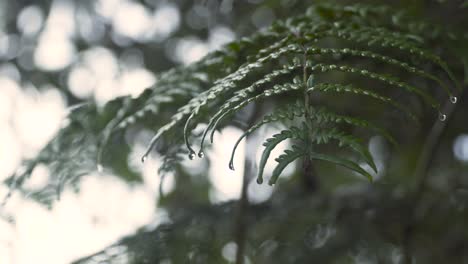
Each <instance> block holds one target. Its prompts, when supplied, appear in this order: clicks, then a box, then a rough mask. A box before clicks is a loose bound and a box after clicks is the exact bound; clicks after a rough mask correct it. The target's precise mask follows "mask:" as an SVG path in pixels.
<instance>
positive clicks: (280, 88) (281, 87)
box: [200, 83, 302, 152]
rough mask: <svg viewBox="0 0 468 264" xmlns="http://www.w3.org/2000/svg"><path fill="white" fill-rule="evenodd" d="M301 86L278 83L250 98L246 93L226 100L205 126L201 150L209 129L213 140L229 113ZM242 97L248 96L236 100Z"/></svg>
mask: <svg viewBox="0 0 468 264" xmlns="http://www.w3.org/2000/svg"><path fill="white" fill-rule="evenodd" d="M301 87H302V84H297V83H296V84H291V83H286V84H276V85H274V86H273V88H271V89H266V90H264V91H263V92H262V93H261V94H259V95H256V96H253V97H250V98H248V97H247V96H244V95H239V96H238V97H235V99H234V100H233V101H230V102H226V103H225V104H224V105H223V106H221V108H220V110H219V111H218V112H217V113H216V114H215V115H214V116H213V117H212V118H211V120H210V122H209V123H208V126H207V127H206V128H205V131H204V133H203V136H202V140H201V146H200V151H201V152H202V151H203V143H204V140H205V137H206V135H207V133H208V130H209V129H212V133H211V136H210V140H211V142H213V136H214V132H215V131H216V128H217V126H218V124H219V122H220V121H221V120H222V119H223V118H224V117H226V116H227V115H229V114H231V113H233V112H236V111H238V110H239V109H241V108H243V107H244V106H246V105H248V104H250V103H252V102H255V101H258V100H260V99H263V98H266V97H269V96H274V95H279V94H282V93H286V92H290V91H295V90H299V89H300V88H301ZM242 98H247V99H245V100H244V101H242V102H236V101H237V100H242Z"/></svg>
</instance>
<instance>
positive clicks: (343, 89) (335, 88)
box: [307, 83, 417, 121]
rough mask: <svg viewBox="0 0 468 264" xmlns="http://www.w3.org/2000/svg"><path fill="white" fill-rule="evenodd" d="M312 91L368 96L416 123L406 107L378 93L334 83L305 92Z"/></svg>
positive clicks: (315, 86)
mask: <svg viewBox="0 0 468 264" xmlns="http://www.w3.org/2000/svg"><path fill="white" fill-rule="evenodd" d="M313 91H318V92H334V93H337V94H341V93H354V94H358V95H365V96H369V97H371V98H373V99H376V100H379V101H381V102H383V103H386V104H389V105H392V106H393V107H395V108H397V109H399V110H401V111H402V112H404V113H405V114H407V115H408V116H409V117H410V118H411V119H413V120H414V121H417V118H416V116H415V115H414V113H412V112H411V110H409V109H408V108H407V107H405V106H403V105H402V104H400V103H398V102H396V101H395V100H393V99H392V98H390V97H387V96H383V95H380V94H378V93H375V92H372V91H369V90H365V89H361V88H356V87H353V86H352V85H342V84H335V83H320V84H317V85H314V86H312V87H310V88H308V89H307V92H313Z"/></svg>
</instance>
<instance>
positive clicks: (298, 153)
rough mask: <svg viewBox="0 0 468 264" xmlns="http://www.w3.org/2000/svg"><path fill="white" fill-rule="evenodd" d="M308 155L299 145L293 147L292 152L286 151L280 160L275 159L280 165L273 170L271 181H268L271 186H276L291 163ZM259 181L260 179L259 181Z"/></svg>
mask: <svg viewBox="0 0 468 264" xmlns="http://www.w3.org/2000/svg"><path fill="white" fill-rule="evenodd" d="M306 155H308V153H307V151H306V150H305V149H303V148H301V147H298V146H297V145H293V146H292V150H289V149H287V150H285V151H284V154H281V155H280V156H279V157H278V158H276V159H275V161H276V162H278V165H277V166H276V167H275V169H274V170H273V173H272V175H271V178H270V180H269V181H268V184H269V185H274V184H275V183H276V182H277V181H278V178H279V176H280V174H281V173H282V172H283V170H284V169H285V168H286V166H288V165H289V164H290V163H291V162H293V161H295V160H296V159H298V158H300V157H302V156H306ZM257 181H259V179H257Z"/></svg>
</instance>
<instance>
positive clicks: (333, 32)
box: [305, 27, 461, 90]
mask: <svg viewBox="0 0 468 264" xmlns="http://www.w3.org/2000/svg"><path fill="white" fill-rule="evenodd" d="M366 30H367V31H368V34H361V32H360V31H359V30H356V29H354V28H352V27H346V28H339V29H337V28H333V29H329V30H325V31H323V32H311V33H307V34H305V37H306V39H307V40H308V41H313V42H316V41H318V40H319V39H322V38H324V37H335V38H339V39H343V40H347V41H352V42H357V43H361V44H365V45H367V46H370V47H384V48H385V47H390V48H395V49H398V50H399V51H402V52H406V53H409V54H411V55H413V56H416V57H419V58H421V59H424V60H427V61H430V62H432V63H434V64H436V65H438V66H440V67H441V69H443V70H444V71H445V72H446V73H447V75H448V76H449V78H450V79H451V80H452V81H453V82H454V84H455V86H456V87H457V88H458V90H460V89H461V87H460V85H459V83H458V82H457V80H456V78H455V77H454V74H453V73H452V71H451V70H450V69H449V67H448V65H447V64H446V63H445V62H444V61H443V60H442V59H441V58H440V57H438V56H436V55H434V54H432V53H431V52H429V51H426V50H423V49H421V48H419V47H418V46H416V45H413V44H410V42H404V43H402V40H401V39H398V38H395V36H394V35H392V34H383V35H382V34H381V30H380V31H379V30H378V29H372V28H366ZM374 34H376V35H374ZM379 35H380V36H379Z"/></svg>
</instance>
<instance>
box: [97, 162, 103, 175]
mask: <svg viewBox="0 0 468 264" xmlns="http://www.w3.org/2000/svg"><path fill="white" fill-rule="evenodd" d="M103 170H104V169H103V167H102V165H101V164H98V165H97V171H98V172H99V173H102V171H103Z"/></svg>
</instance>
